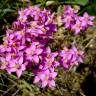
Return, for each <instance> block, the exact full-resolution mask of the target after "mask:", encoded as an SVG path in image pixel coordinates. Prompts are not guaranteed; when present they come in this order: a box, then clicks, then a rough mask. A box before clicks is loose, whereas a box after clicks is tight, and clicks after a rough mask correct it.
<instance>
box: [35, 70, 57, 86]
mask: <svg viewBox="0 0 96 96" xmlns="http://www.w3.org/2000/svg"><path fill="white" fill-rule="evenodd" d="M56 76H57V72H54V71H52V72H51V71H50V70H45V71H41V72H38V73H37V75H36V76H35V79H34V83H39V82H40V83H41V87H42V88H44V87H46V86H48V87H50V88H53V87H55V81H54V80H55V78H56Z"/></svg>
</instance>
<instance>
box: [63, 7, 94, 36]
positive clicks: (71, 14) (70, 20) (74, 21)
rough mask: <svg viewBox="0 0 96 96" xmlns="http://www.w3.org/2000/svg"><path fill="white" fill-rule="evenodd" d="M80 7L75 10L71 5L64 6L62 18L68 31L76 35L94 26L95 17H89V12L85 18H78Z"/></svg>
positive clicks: (85, 14) (84, 15)
mask: <svg viewBox="0 0 96 96" xmlns="http://www.w3.org/2000/svg"><path fill="white" fill-rule="evenodd" d="M77 12H78V7H77V8H76V9H73V8H72V7H71V6H70V5H65V6H64V14H63V16H62V22H63V23H64V27H65V28H66V29H70V30H72V31H74V32H75V34H78V33H80V31H81V30H85V29H86V28H87V27H88V26H92V25H93V20H94V18H95V17H94V16H89V15H88V13H87V12H85V13H84V14H83V16H78V15H77Z"/></svg>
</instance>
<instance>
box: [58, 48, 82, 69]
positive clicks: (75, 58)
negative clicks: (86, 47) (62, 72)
mask: <svg viewBox="0 0 96 96" xmlns="http://www.w3.org/2000/svg"><path fill="white" fill-rule="evenodd" d="M59 56H60V62H61V64H62V65H63V67H64V68H66V69H68V68H69V67H70V66H72V65H78V63H83V51H81V50H77V48H76V47H72V48H71V49H68V48H67V47H64V48H63V50H61V51H60V52H59Z"/></svg>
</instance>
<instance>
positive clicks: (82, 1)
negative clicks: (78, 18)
mask: <svg viewBox="0 0 96 96" xmlns="http://www.w3.org/2000/svg"><path fill="white" fill-rule="evenodd" d="M75 2H76V3H77V4H80V5H82V6H84V5H86V4H88V2H89V0H75Z"/></svg>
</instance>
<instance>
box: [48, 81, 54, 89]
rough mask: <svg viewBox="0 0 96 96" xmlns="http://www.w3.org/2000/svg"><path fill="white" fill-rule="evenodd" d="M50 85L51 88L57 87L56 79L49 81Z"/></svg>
mask: <svg viewBox="0 0 96 96" xmlns="http://www.w3.org/2000/svg"><path fill="white" fill-rule="evenodd" d="M48 86H49V87H50V88H52V87H55V81H54V80H51V81H49V82H48Z"/></svg>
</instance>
